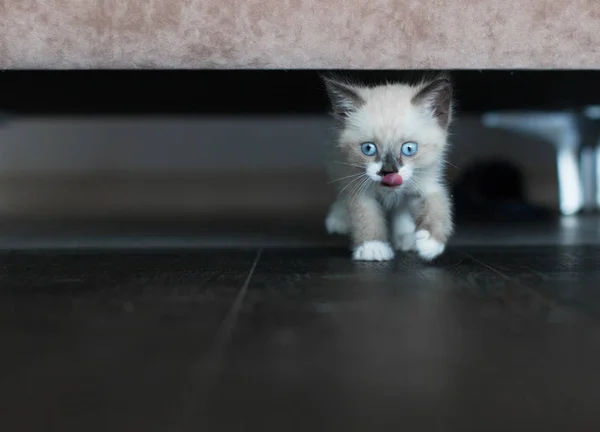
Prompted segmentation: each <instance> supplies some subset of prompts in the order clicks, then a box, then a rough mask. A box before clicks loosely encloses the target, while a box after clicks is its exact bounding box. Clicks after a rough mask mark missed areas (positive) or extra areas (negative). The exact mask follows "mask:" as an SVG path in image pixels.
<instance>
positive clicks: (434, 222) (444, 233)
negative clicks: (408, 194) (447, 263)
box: [412, 187, 454, 261]
mask: <svg viewBox="0 0 600 432" xmlns="http://www.w3.org/2000/svg"><path fill="white" fill-rule="evenodd" d="M412 207H413V214H414V218H415V222H416V225H417V231H416V233H415V239H416V248H417V252H418V253H419V255H420V256H421V258H423V259H425V260H427V261H430V260H432V259H434V258H436V257H437V256H439V255H441V253H442V252H444V249H445V248H446V243H447V242H448V239H449V237H450V235H451V234H452V231H453V229H454V227H453V223H452V204H451V202H450V197H449V195H448V191H447V190H446V189H445V188H443V187H439V188H436V189H435V190H434V191H433V192H431V193H429V194H427V195H426V196H424V197H421V198H420V199H418V200H417V201H416V202H415V203H414V205H413V206H412Z"/></svg>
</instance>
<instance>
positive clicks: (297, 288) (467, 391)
mask: <svg viewBox="0 0 600 432" xmlns="http://www.w3.org/2000/svg"><path fill="white" fill-rule="evenodd" d="M1 260H2V268H1V269H0V344H1V347H2V355H0V383H1V385H0V430H3V431H11V432H19V431H42V430H43V431H61V432H70V431H88V432H94V431H103V432H104V431H167V432H170V431H200V430H203V431H204V430H206V431H240V430H247V431H255V430H260V431H278V432H279V431H302V432H306V431H312V430H331V431H334V430H336V431H337V430H343V431H361V432H362V431H387V430H390V431H397V430H407V431H415V432H420V431H432V430H443V431H465V430H477V431H483V430H485V431H492V432H493V431H503V432H504V431H508V430H524V431H525V430H527V431H533V430H545V431H554V430H573V431H579V430H591V429H589V428H590V427H591V428H592V429H593V428H594V426H593V425H594V424H596V425H597V424H600V412H599V411H598V405H599V404H600V392H598V388H600V368H598V365H599V364H600V291H599V290H598V286H600V273H599V272H598V262H600V246H569V247H566V246H563V247H557V246H545V247H542V246H531V247H522V246H502V247H475V246H474V247H462V248H452V247H451V248H450V249H449V250H448V253H447V254H446V255H444V256H443V257H442V258H441V259H440V260H439V261H438V262H437V263H435V264H433V265H426V264H423V263H422V262H421V261H420V260H419V259H418V258H417V257H415V256H413V255H403V256H399V257H398V259H397V260H396V261H394V262H388V263H353V262H352V261H350V260H349V259H348V251H347V250H346V249H345V248H342V249H338V248H320V249H272V250H261V249H255V250H253V249H249V250H235V249H232V250H204V251H189V250H188V251H179V252H177V251H163V252H154V253H143V252H126V251H119V252H116V251H113V252H88V253H86V252H81V251H72V252H62V253H56V252H54V253H53V252H39V253H35V252H27V253H26V252H19V253H4V254H2V256H1Z"/></svg>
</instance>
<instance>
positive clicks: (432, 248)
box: [415, 230, 446, 261]
mask: <svg viewBox="0 0 600 432" xmlns="http://www.w3.org/2000/svg"><path fill="white" fill-rule="evenodd" d="M415 239H416V248H417V252H418V253H419V256H420V257H421V258H423V259H424V260H427V261H431V260H432V259H434V258H435V257H437V256H439V255H441V253H442V252H444V249H445V248H446V245H445V244H443V243H440V242H439V241H437V240H436V239H434V238H432V237H431V233H430V232H429V231H427V230H420V231H417V232H416V234H415Z"/></svg>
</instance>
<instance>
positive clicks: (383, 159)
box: [325, 77, 453, 261]
mask: <svg viewBox="0 0 600 432" xmlns="http://www.w3.org/2000/svg"><path fill="white" fill-rule="evenodd" d="M325 83H326V86H327V91H328V93H329V97H330V99H331V103H332V106H333V115H334V117H335V119H336V120H337V122H338V125H339V136H338V139H337V141H336V142H335V143H334V145H332V146H331V148H330V150H331V155H330V160H329V170H330V175H331V177H332V181H333V182H335V184H336V185H337V186H338V191H339V195H338V199H337V201H335V202H334V203H333V205H332V206H331V209H330V211H329V214H328V216H327V219H326V221H325V225H326V228H327V230H328V231H329V232H330V233H338V234H350V235H351V237H352V241H353V247H354V253H353V258H354V259H355V260H366V261H385V260H390V259H392V258H393V257H394V251H393V249H392V245H391V244H390V239H389V235H388V220H387V219H388V217H391V224H389V225H391V228H392V230H393V233H392V241H393V246H394V248H395V249H396V250H402V251H408V250H416V251H417V252H418V254H419V255H420V256H421V257H422V258H423V259H426V260H432V259H434V258H435V257H437V256H438V255H440V254H441V253H442V252H443V251H444V248H445V245H446V243H447V241H448V238H449V236H450V235H451V233H452V229H453V224H452V207H451V203H450V199H449V196H448V191H447V188H446V185H445V184H444V181H443V168H444V158H445V153H446V148H447V137H448V126H449V124H450V121H451V118H452V85H451V83H450V80H449V79H448V78H446V77H439V78H436V79H433V80H430V81H428V82H424V83H421V84H418V85H406V84H388V85H382V86H376V87H366V86H357V85H352V84H349V83H346V82H341V81H339V80H334V79H332V78H325Z"/></svg>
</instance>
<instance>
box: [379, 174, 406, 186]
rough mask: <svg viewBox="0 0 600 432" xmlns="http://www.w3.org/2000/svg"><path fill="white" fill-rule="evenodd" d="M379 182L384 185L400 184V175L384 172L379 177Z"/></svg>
mask: <svg viewBox="0 0 600 432" xmlns="http://www.w3.org/2000/svg"><path fill="white" fill-rule="evenodd" d="M381 183H383V184H384V185H386V186H400V185H401V184H402V176H401V175H400V174H398V173H392V174H386V175H385V176H383V178H382V179H381Z"/></svg>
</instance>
